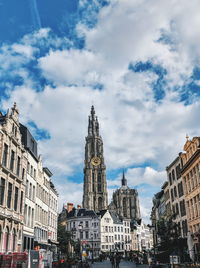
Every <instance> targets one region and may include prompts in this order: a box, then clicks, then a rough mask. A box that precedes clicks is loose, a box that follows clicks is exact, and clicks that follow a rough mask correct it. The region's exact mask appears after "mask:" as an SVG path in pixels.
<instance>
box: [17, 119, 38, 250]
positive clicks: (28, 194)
mask: <svg viewBox="0 0 200 268" xmlns="http://www.w3.org/2000/svg"><path fill="white" fill-rule="evenodd" d="M20 131H21V134H22V142H23V145H24V148H25V149H26V152H27V163H26V170H27V172H26V179H25V182H26V183H25V184H26V191H25V206H24V228H23V248H22V249H23V250H29V249H33V248H34V223H35V201H36V199H35V196H36V181H37V169H38V156H37V142H36V141H35V139H34V138H33V136H32V135H31V133H30V132H29V130H28V128H27V127H25V126H23V125H22V124H20Z"/></svg>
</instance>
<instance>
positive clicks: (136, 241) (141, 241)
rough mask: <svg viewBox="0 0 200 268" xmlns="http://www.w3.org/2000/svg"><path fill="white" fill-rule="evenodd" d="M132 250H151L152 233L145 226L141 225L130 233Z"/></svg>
mask: <svg viewBox="0 0 200 268" xmlns="http://www.w3.org/2000/svg"><path fill="white" fill-rule="evenodd" d="M131 241H132V250H133V251H140V252H142V251H144V250H145V251H149V250H152V249H153V246H154V244H153V231H152V229H151V228H149V227H148V226H147V225H146V224H144V223H141V225H138V226H137V227H136V228H135V229H134V230H133V231H132V232H131Z"/></svg>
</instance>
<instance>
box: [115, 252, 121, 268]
mask: <svg viewBox="0 0 200 268" xmlns="http://www.w3.org/2000/svg"><path fill="white" fill-rule="evenodd" d="M120 261H121V256H120V255H119V254H117V256H116V268H119V264H120Z"/></svg>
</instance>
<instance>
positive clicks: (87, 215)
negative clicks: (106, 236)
mask: <svg viewBox="0 0 200 268" xmlns="http://www.w3.org/2000/svg"><path fill="white" fill-rule="evenodd" d="M65 212H66V213H64V212H63V213H64V214H66V218H65V219H64V218H63V223H64V225H65V226H66V230H67V231H68V232H71V234H72V237H73V240H74V241H76V242H78V241H79V242H80V244H81V253H83V252H86V253H87V256H89V257H90V258H92V256H93V258H96V257H98V256H99V254H100V250H101V240H100V220H99V216H98V215H97V214H96V213H95V211H93V210H87V209H83V208H74V207H73V208H72V209H70V210H69V211H65ZM68 246H69V245H68ZM70 251H71V253H72V254H73V253H75V252H74V251H75V249H74V248H73V247H71V246H70Z"/></svg>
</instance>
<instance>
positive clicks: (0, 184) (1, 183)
mask: <svg viewBox="0 0 200 268" xmlns="http://www.w3.org/2000/svg"><path fill="white" fill-rule="evenodd" d="M4 193H5V179H3V178H1V180H0V205H3V201H4Z"/></svg>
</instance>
